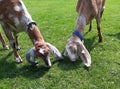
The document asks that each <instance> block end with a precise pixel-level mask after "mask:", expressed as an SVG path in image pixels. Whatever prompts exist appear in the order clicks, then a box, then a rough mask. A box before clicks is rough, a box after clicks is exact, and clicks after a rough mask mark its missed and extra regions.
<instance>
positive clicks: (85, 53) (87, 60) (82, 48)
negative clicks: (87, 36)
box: [77, 41, 91, 67]
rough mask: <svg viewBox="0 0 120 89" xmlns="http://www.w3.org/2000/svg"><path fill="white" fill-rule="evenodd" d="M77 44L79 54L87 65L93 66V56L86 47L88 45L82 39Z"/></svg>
mask: <svg viewBox="0 0 120 89" xmlns="http://www.w3.org/2000/svg"><path fill="white" fill-rule="evenodd" d="M77 45H78V54H79V56H80V57H81V59H82V60H83V62H84V64H85V66H87V67H90V66H91V56H90V54H89V52H88V50H87V49H86V47H85V46H84V44H83V42H82V41H79V42H77Z"/></svg>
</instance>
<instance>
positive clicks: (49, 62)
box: [48, 58, 52, 67]
mask: <svg viewBox="0 0 120 89" xmlns="http://www.w3.org/2000/svg"><path fill="white" fill-rule="evenodd" d="M48 64H49V66H50V67H51V65H52V64H51V61H50V58H48Z"/></svg>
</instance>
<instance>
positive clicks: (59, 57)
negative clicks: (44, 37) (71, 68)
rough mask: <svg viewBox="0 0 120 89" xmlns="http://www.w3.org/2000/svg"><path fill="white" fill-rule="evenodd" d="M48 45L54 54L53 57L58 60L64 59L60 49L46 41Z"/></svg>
mask: <svg viewBox="0 0 120 89" xmlns="http://www.w3.org/2000/svg"><path fill="white" fill-rule="evenodd" d="M46 44H47V46H48V47H49V49H50V53H51V54H52V55H53V57H54V58H55V59H56V60H60V59H63V56H62V54H61V53H60V52H59V50H58V49H57V48H56V47H55V46H53V45H52V44H50V43H46Z"/></svg>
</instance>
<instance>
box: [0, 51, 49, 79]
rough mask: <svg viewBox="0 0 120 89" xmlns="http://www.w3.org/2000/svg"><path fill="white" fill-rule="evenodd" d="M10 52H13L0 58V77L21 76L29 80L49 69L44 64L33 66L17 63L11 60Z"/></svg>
mask: <svg viewBox="0 0 120 89" xmlns="http://www.w3.org/2000/svg"><path fill="white" fill-rule="evenodd" d="M12 54H13V52H10V53H9V54H8V55H7V56H5V57H3V58H2V59H0V79H7V78H10V79H12V78H16V77H21V76H22V77H25V78H28V79H30V80H31V79H36V78H40V77H43V76H44V74H46V73H47V72H48V71H49V69H48V68H45V67H44V66H39V67H38V68H35V67H32V66H30V65H23V64H17V63H15V61H14V59H12V61H11V59H10V56H11V55H12ZM21 65H22V66H21Z"/></svg>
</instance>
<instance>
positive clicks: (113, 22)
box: [0, 0, 120, 89]
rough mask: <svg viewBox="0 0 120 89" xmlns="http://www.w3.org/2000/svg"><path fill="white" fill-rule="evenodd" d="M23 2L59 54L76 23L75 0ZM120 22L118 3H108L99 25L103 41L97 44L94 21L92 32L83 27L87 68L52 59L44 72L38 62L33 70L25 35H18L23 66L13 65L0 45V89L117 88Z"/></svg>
mask: <svg viewBox="0 0 120 89" xmlns="http://www.w3.org/2000/svg"><path fill="white" fill-rule="evenodd" d="M23 1H24V3H25V5H26V7H27V8H28V11H29V12H30V14H31V15H32V18H33V19H34V20H35V21H36V22H37V25H38V27H39V28H40V31H41V33H42V35H43V37H44V39H45V41H47V42H50V43H52V44H53V45H55V46H56V47H57V48H58V49H59V50H60V52H61V53H62V52H63V51H64V48H65V44H66V40H67V39H68V38H69V37H70V36H71V34H72V31H73V29H74V27H75V24H76V19H77V13H76V11H75V6H76V1H77V0H23ZM119 23H120V1H119V0H107V2H106V8H105V12H104V14H103V18H102V23H101V25H102V34H103V37H104V42H103V43H100V44H99V43H98V37H97V30H96V23H95V20H94V23H93V29H92V31H91V32H88V26H87V27H86V28H85V34H84V41H85V46H86V47H87V49H88V50H89V52H90V54H91V57H92V66H91V67H90V68H89V69H86V68H85V67H84V64H83V62H81V61H80V60H78V61H76V62H75V63H71V62H70V61H69V59H64V61H61V62H55V60H54V58H53V57H52V56H51V62H52V67H51V68H50V69H46V68H45V67H44V64H43V62H42V61H41V60H39V59H38V61H39V67H38V68H37V69H35V68H32V67H31V66H30V65H29V63H28V62H27V61H26V59H25V54H26V52H27V51H28V50H29V49H30V48H31V47H32V46H33V45H32V43H31V41H30V39H29V37H28V36H27V34H26V33H24V32H23V33H20V34H19V38H18V39H19V44H20V46H21V48H22V49H21V50H20V51H19V53H20V55H21V57H22V58H23V63H22V64H16V63H15V62H14V57H13V52H12V49H11V48H10V49H9V50H3V48H2V45H0V89H120V24H119ZM0 30H1V29H0ZM1 31H2V30H1ZM2 33H3V31H2ZM5 40H6V42H7V43H8V40H7V39H6V38H5Z"/></svg>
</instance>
